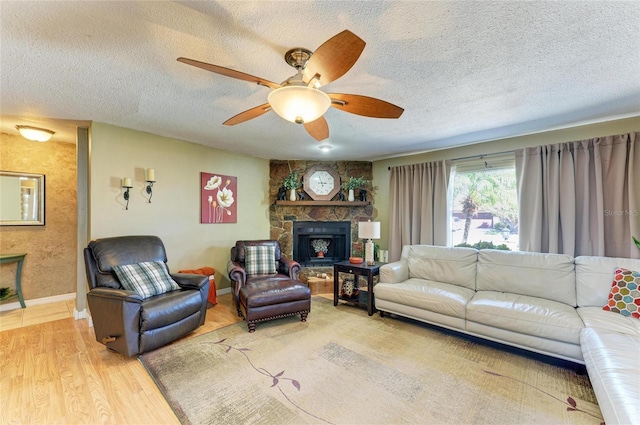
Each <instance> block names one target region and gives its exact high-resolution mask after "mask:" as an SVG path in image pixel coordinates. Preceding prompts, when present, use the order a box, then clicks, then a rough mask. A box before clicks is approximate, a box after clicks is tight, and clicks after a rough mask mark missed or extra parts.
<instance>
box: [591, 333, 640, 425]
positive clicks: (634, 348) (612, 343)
mask: <svg viewBox="0 0 640 425" xmlns="http://www.w3.org/2000/svg"><path fill="white" fill-rule="evenodd" d="M580 348H581V349H582V356H583V358H584V362H585V365H586V366H587V372H588V373H589V380H590V381H591V384H592V385H593V391H594V392H595V393H596V398H597V399H598V406H599V407H600V411H601V412H602V416H603V418H604V420H605V422H606V423H607V424H609V425H612V424H637V423H638V418H640V403H638V382H640V363H639V362H638V353H639V352H640V337H637V336H633V335H627V334H621V333H618V332H610V331H606V330H603V329H597V328H585V329H583V330H582V331H581V332H580Z"/></svg>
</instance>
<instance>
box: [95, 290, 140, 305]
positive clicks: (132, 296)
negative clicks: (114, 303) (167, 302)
mask: <svg viewBox="0 0 640 425" xmlns="http://www.w3.org/2000/svg"><path fill="white" fill-rule="evenodd" d="M87 295H90V296H92V297H95V298H96V299H99V298H103V299H109V300H119V301H125V302H131V303H137V304H141V303H142V301H144V299H143V298H142V296H141V295H140V294H138V293H137V292H135V291H127V290H126V289H113V288H101V287H98V288H94V289H92V290H90V291H89V293H88V294H87Z"/></svg>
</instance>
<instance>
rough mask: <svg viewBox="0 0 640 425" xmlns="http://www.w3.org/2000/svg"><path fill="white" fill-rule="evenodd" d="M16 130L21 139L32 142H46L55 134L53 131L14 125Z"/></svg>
mask: <svg viewBox="0 0 640 425" xmlns="http://www.w3.org/2000/svg"><path fill="white" fill-rule="evenodd" d="M16 129H17V130H18V131H19V132H20V135H21V136H22V137H24V138H25V139H27V140H32V141H34V142H46V141H48V140H49V139H51V136H53V135H54V134H56V133H55V131H51V130H47V129H46V128H38V127H31V126H29V125H16Z"/></svg>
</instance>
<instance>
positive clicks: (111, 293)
mask: <svg viewBox="0 0 640 425" xmlns="http://www.w3.org/2000/svg"><path fill="white" fill-rule="evenodd" d="M84 261H85V269H86V272H87V281H88V283H89V293H88V294H87V300H88V302H89V309H90V311H91V317H92V319H93V327H94V332H95V335H96V341H98V342H101V343H102V344H105V345H106V346H107V347H108V348H109V349H111V350H113V351H116V352H118V353H121V354H124V355H126V356H128V357H131V356H134V355H136V354H141V353H144V352H147V351H151V350H154V349H156V348H158V347H161V346H163V345H166V344H168V343H169V342H172V341H174V340H176V339H178V338H181V337H183V336H184V335H187V334H188V333H190V332H192V331H194V330H195V329H197V328H198V327H200V326H201V325H203V324H204V320H205V316H206V313H207V294H208V292H209V278H208V277H207V276H202V275H192V274H181V273H173V274H170V276H171V278H172V279H173V280H174V281H175V282H176V283H177V284H178V285H179V286H180V289H179V290H174V291H170V292H166V293H164V294H160V295H154V296H151V297H149V298H142V296H141V295H140V294H138V293H137V292H134V291H128V290H125V289H124V288H123V286H122V285H121V284H120V281H119V280H118V277H117V276H116V274H115V272H114V269H113V267H115V266H119V265H126V264H135V263H141V262H148V261H161V262H164V263H166V262H167V256H166V253H165V249H164V245H163V244H162V241H161V240H160V238H158V237H156V236H121V237H114V238H104V239H97V240H94V241H91V242H90V243H89V246H87V247H86V248H85V249H84ZM167 270H168V268H167Z"/></svg>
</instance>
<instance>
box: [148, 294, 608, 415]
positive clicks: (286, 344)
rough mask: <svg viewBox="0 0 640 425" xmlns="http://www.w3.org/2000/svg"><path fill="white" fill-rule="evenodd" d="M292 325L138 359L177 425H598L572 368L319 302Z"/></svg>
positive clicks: (230, 332)
mask: <svg viewBox="0 0 640 425" xmlns="http://www.w3.org/2000/svg"><path fill="white" fill-rule="evenodd" d="M209 314H215V312H214V311H211V312H210V313H209ZM299 320H300V318H299V317H289V318H285V319H280V320H274V321H270V322H266V323H260V324H258V326H257V329H256V332H255V333H248V332H247V327H246V324H245V323H244V322H241V323H237V324H235V325H231V326H227V327H224V328H221V329H218V330H215V331H212V332H209V333H207V334H204V335H201V336H198V337H195V338H191V339H187V340H183V341H179V342H177V343H175V344H173V345H170V346H167V347H164V348H161V349H159V350H156V351H153V352H151V353H147V354H144V355H142V356H140V357H139V359H140V361H141V362H142V364H143V365H144V366H145V367H146V369H147V370H148V372H149V373H150V374H151V376H152V377H153V379H154V380H155V382H156V384H157V385H158V387H159V388H160V390H161V391H162V393H163V394H164V396H165V398H166V399H167V401H168V402H169V404H170V405H171V407H172V408H173V410H174V412H175V414H176V415H177V417H178V418H179V420H180V421H181V422H182V423H184V424H194V425H195V424H405V423H406V424H418V423H420V424H596V425H597V424H600V423H602V416H601V414H600V410H599V409H598V405H597V402H596V399H595V395H594V393H593V390H592V388H591V385H590V383H589V379H588V376H587V375H586V373H585V371H584V368H582V367H581V366H580V365H573V366H572V364H571V363H565V362H560V363H558V362H555V361H549V360H548V359H545V358H539V357H536V356H530V355H527V354H525V353H521V352H518V351H515V350H507V349H502V348H501V347H496V346H495V345H493V346H492V345H489V344H485V343H482V342H480V341H478V340H475V339H473V338H469V337H461V336H460V334H456V333H453V332H446V331H441V330H438V329H435V328H433V327H430V326H426V325H423V324H419V323H417V322H413V321H409V320H403V319H397V318H393V317H384V318H381V317H380V316H379V315H374V316H371V317H369V316H367V314H366V311H365V310H364V309H361V308H358V307H354V306H350V305H346V304H340V305H338V306H337V307H334V306H333V302H331V301H330V300H327V299H323V298H318V297H314V298H313V299H312V305H311V313H310V314H309V319H308V321H307V322H300V321H299Z"/></svg>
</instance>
